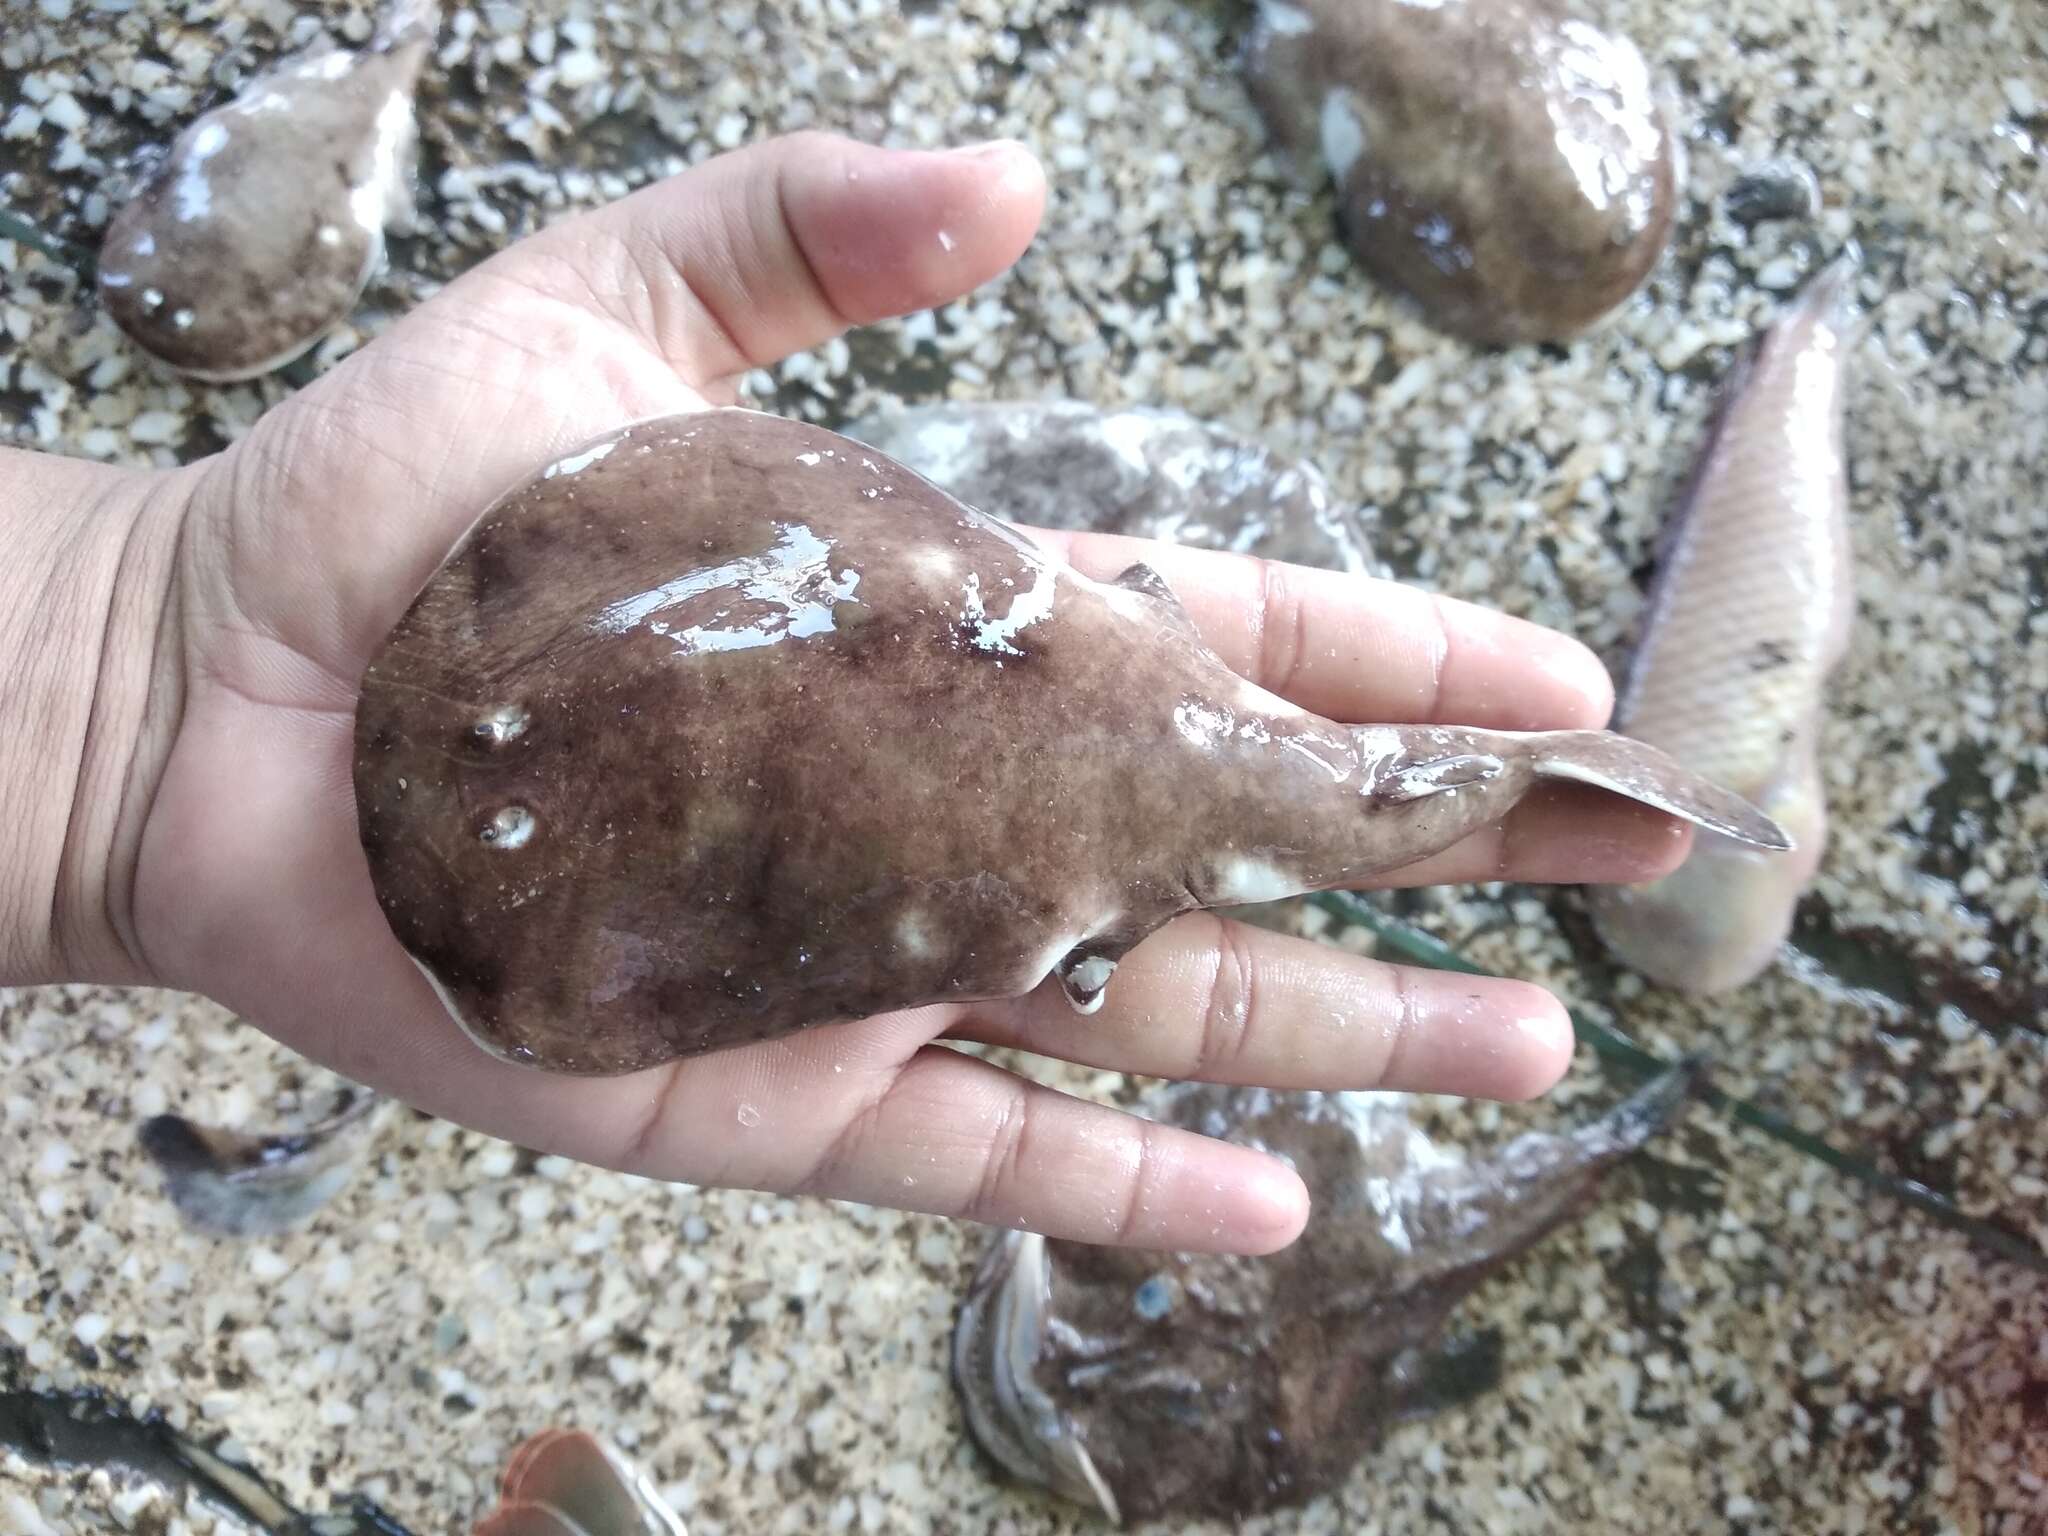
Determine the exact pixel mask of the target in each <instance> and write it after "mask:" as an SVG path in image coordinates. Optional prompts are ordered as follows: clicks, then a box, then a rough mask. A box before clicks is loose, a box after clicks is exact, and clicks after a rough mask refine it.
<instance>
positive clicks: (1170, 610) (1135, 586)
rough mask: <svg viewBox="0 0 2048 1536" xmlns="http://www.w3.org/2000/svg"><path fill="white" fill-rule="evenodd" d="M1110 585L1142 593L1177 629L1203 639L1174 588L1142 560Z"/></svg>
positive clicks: (1192, 636)
mask: <svg viewBox="0 0 2048 1536" xmlns="http://www.w3.org/2000/svg"><path fill="white" fill-rule="evenodd" d="M1110 585H1111V586H1113V587H1122V588H1123V589H1124V590H1125V591H1126V592H1138V593H1142V594H1143V595H1144V596H1146V597H1149V598H1151V599H1152V600H1153V601H1154V602H1155V603H1157V604H1158V605H1159V606H1160V607H1161V608H1162V609H1164V610H1165V616H1166V618H1167V619H1168V620H1169V621H1170V622H1171V623H1172V625H1173V627H1174V628H1175V629H1177V630H1179V631H1180V632H1181V633H1182V634H1184V635H1186V636H1188V637H1189V638H1190V639H1200V638H1201V636H1200V634H1199V633H1198V632H1197V631H1196V629H1195V621H1194V620H1193V619H1191V618H1189V617H1188V611H1187V609H1185V608H1183V607H1181V605H1180V599H1179V598H1177V597H1175V596H1174V595H1173V588H1171V587H1169V586H1168V585H1167V584H1166V578H1165V577H1164V576H1161V575H1160V574H1159V573H1158V572H1157V571H1155V570H1153V569H1152V567H1151V566H1149V565H1147V564H1145V563H1144V562H1143V561H1142V560H1141V561H1139V562H1138V563H1137V564H1136V565H1133V566H1128V567H1126V568H1125V569H1124V571H1123V572H1122V573H1121V574H1120V575H1119V576H1118V577H1117V578H1116V580H1115V581H1113V582H1111V583H1110Z"/></svg>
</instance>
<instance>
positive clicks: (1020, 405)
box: [846, 400, 1372, 572]
mask: <svg viewBox="0 0 2048 1536" xmlns="http://www.w3.org/2000/svg"><path fill="white" fill-rule="evenodd" d="M846 431H847V434H848V435H849V436H851V437H855V438H858V439H859V440H860V441H861V442H864V443H870V444H872V445H873V446H875V447H877V448H879V449H881V450H882V451H883V452H884V453H887V454H889V455H890V456H891V457H893V458H895V459H897V460H899V461H900V462H902V463H904V464H908V465H909V466H910V467H911V468H912V469H914V470H916V471H917V472H918V473H919V474H921V475H924V476H925V477H926V478H927V479H929V480H932V481H933V482H935V483H936V484H938V485H941V486H943V487H945V489H946V490H948V491H950V492H951V493H952V494H953V495H955V496H957V497H958V498H960V500H962V501H964V502H966V503H967V504H968V505H969V506H973V507H979V508H981V509H982V510H983V511H985V512H989V513H992V514H994V515H996V516H998V517H1002V518H1005V519H1007V520H1008V521H1010V522H1013V523H1022V524H1024V525H1026V526H1028V527H1032V528H1070V529H1076V530H1081V531H1086V532H1091V533H1117V534H1124V535H1127V536H1129V537H1131V538H1139V539H1160V540H1163V541H1165V542H1167V543H1169V544H1183V545H1186V546H1187V547H1188V548H1190V549H1215V550H1230V551H1233V552H1236V553H1239V554H1252V555H1258V556H1259V557H1261V558H1262V559H1266V560H1284V561H1286V562H1287V563H1288V564H1290V565H1308V566H1317V567H1320V568H1322V569H1324V570H1333V571H1359V572H1366V571H1370V570H1371V569H1372V548H1371V544H1370V541H1369V540H1368V539H1367V536H1366V532H1365V529H1364V527H1363V526H1362V524H1361V521H1360V519H1359V516H1358V512H1357V510H1356V509H1355V508H1352V507H1349V506H1345V505H1344V504H1343V503H1341V502H1340V501H1339V500H1338V499H1337V497H1336V496H1335V495H1334V493H1332V491H1331V490H1330V485H1329V482H1328V481H1327V480H1325V479H1324V478H1323V475H1322V472H1321V471H1320V470H1318V469H1317V468H1316V467H1315V465H1313V464H1311V463H1309V462H1308V461H1307V460H1305V459H1294V460H1290V459H1287V458H1284V457H1282V456H1281V455H1278V454H1275V453H1273V452H1271V451H1270V450H1268V449H1267V448H1266V447H1265V446H1264V445H1263V444H1261V443H1258V442H1255V441H1253V440H1252V439H1250V438H1247V437H1244V436H1241V435H1239V434H1238V433H1235V432H1231V431H1229V430H1227V429H1225V428H1223V427H1219V426H1216V425H1214V424H1212V423H1210V422H1206V421H1197V420H1196V419H1195V418H1193V417H1192V416H1186V415H1183V414H1181V413H1180V412H1178V411H1162V410H1153V409H1147V408H1142V407H1141V408H1136V409H1125V410H1114V411H1105V410H1102V409H1099V408H1098V407H1096V406H1092V405H1087V404H1084V403H1083V402H1081V401H1078V400H1001V401H980V400H941V401H935V402H933V403H931V404H927V405H913V406H908V407H905V408H902V409H898V410H891V411H886V412H877V413H876V414H874V415H872V416H866V417H863V418H861V419H860V420H859V421H856V422H854V423H852V424H851V425H850V426H848V427H847V429H846Z"/></svg>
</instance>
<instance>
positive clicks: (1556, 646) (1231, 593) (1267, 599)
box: [1028, 529, 1614, 731]
mask: <svg viewBox="0 0 2048 1536" xmlns="http://www.w3.org/2000/svg"><path fill="white" fill-rule="evenodd" d="M1028 531H1029V533H1030V535H1031V537H1032V538H1033V539H1035V540H1037V541H1038V543H1039V544H1040V545H1042V546H1043V547H1045V548H1047V549H1049V550H1052V551H1054V552H1055V553H1057V554H1060V555H1062V556H1064V557H1065V559H1066V560H1067V562H1068V563H1069V564H1070V565H1072V566H1073V567H1074V568H1075V569H1076V570H1078V571H1080V572H1082V573H1083V574H1084V575H1087V576H1092V577H1094V578H1096V579H1097V580H1101V581H1107V580H1109V579H1110V578H1112V577H1114V576H1116V575H1117V574H1118V573H1119V572H1121V571H1124V570H1126V569H1128V568H1129V567H1130V566H1131V565H1133V564H1136V563H1138V562H1140V561H1142V562H1144V563H1145V564H1147V565H1149V566H1151V567H1152V568H1153V569H1154V570H1156V571H1157V572H1158V573H1159V575H1160V576H1161V577H1162V578H1163V579H1164V580H1165V582H1166V584H1167V586H1169V587H1170V588H1172V589H1173V593H1174V596H1175V597H1177V598H1178V599H1179V600H1180V602H1181V605H1182V606H1183V607H1185V608H1186V609H1187V611H1188V615H1189V617H1190V618H1192V619H1193V620H1194V622H1195V627H1196V629H1198V630H1199V631H1200V632H1201V635H1202V638H1203V639H1204V640H1205V641H1207V642H1208V644H1209V646H1210V647H1211V648H1212V649H1213V650H1214V651H1215V652H1216V654H1217V655H1219V656H1220V657H1222V658H1223V662H1224V665H1226V666H1228V667H1229V668H1230V669H1231V670H1232V671H1234V672H1236V673H1237V674H1238V675H1239V676H1241V677H1247V678H1249V679H1251V680H1252V681H1253V682H1255V683H1257V684H1258V685H1259V686H1260V687H1262V688H1264V689H1266V690H1267V691H1268V692H1271V693H1277V694H1279V695H1281V696H1282V697H1284V698H1287V699H1290V700H1292V701H1293V702H1294V703H1296V704H1299V705H1300V706H1301V707H1302V708H1303V709H1308V710H1313V711H1314V712H1315V713H1317V714H1319V715H1324V716H1327V717H1328V718H1330V719H1332V720H1337V721H1342V722H1345V723H1348V724H1401V725H1406V724H1416V725H1434V724H1457V725H1474V726H1482V727H1485V728H1488V729H1492V730H1504V731H1548V730H1578V729H1588V728H1592V729H1597V728H1598V727H1600V726H1603V725H1605V724H1606V723H1607V717H1608V715H1609V714H1610V713H1611V712H1612V711H1613V708H1614V686H1613V683H1612V682H1611V681H1610V679H1609V678H1608V676H1607V669H1606V668H1605V667H1603V666H1602V665H1601V664H1600V659H1599V658H1598V657H1597V656H1595V655H1594V654H1593V653H1592V652H1591V651H1589V650H1587V649H1586V647H1585V646H1583V645H1581V644H1580V643H1579V642H1578V641H1576V640H1573V639H1571V638H1570V637H1568V636H1566V635H1561V634H1559V633H1557V631H1555V630H1551V629H1545V628H1544V627H1543V626H1542V625H1540V624H1531V623H1529V622H1528V621H1527V620H1525V619H1516V618H1510V617H1509V616H1508V615H1506V614H1504V613H1496V612H1495V611H1494V610H1492V609H1490V608H1482V607H1480V606H1478V605H1477V604H1475V603H1463V602H1458V601H1456V600H1455V599H1452V598H1446V597H1437V596H1434V595H1432V594H1430V593H1427V592H1423V591H1421V590H1419V589H1418V588H1415V587H1408V586H1403V585H1402V584H1401V583H1399V582H1395V581H1381V580H1379V579H1377V578H1375V577H1370V576H1356V575H1351V574H1348V573H1345V572H1341V571H1322V570H1315V569H1312V568H1310V567H1308V566H1300V565H1287V564H1284V563H1282V562H1280V561H1277V560H1261V559H1258V558H1256V557H1255V556H1251V555H1236V554H1221V553H1217V552H1215V551H1211V550H1195V549H1185V548H1180V547H1177V546H1174V545H1171V544H1161V543H1156V542H1154V541H1152V540H1149V539H1131V538H1123V537H1120V536H1118V535H1114V534H1105V533H1066V532H1052V531H1047V530H1043V529H1031V530H1028Z"/></svg>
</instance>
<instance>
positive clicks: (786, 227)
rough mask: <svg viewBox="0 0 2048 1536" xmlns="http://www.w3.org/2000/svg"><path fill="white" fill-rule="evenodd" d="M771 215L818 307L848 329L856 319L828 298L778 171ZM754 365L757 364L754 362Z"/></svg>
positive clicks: (785, 177)
mask: <svg viewBox="0 0 2048 1536" xmlns="http://www.w3.org/2000/svg"><path fill="white" fill-rule="evenodd" d="M775 216H776V217H777V218H778V219H780V220H781V221H782V229H783V232H784V233H785V234H786V235H787V236H788V237H789V248H790V249H791V250H793V251H795V252H796V259H797V265H798V266H800V267H801V268H802V269H803V274H804V277H805V279H806V280H807V281H808V282H809V284H810V288H811V292H812V293H814V294H815V295H816V296H817V300H818V304H819V307H820V308H822V309H823V310H824V311H825V313H826V315H827V316H829V317H830V319H831V321H832V324H833V325H834V326H835V327H837V328H838V329H839V330H842V331H848V330H852V329H853V328H854V326H856V325H858V324H860V322H859V321H858V320H856V319H854V318H853V317H852V316H851V315H849V314H847V313H846V312H845V311H844V310H842V309H841V308H840V307H839V301H838V300H837V299H835V298H833V297H832V290H831V289H829V288H827V287H826V286H825V279H824V277H823V275H822V274H820V272H819V271H818V264H817V263H816V262H815V261H813V260H812V259H811V253H810V252H809V251H808V250H806V249H805V248H804V238H803V236H802V235H801V234H799V233H798V232H797V224H796V220H795V219H793V218H791V217H790V214H789V176H788V173H787V172H780V173H778V174H777V175H776V178H775ZM756 366H759V365H758V364H757V365H756Z"/></svg>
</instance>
